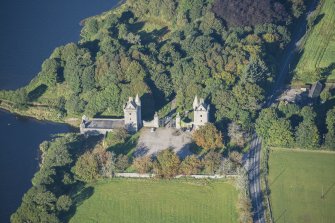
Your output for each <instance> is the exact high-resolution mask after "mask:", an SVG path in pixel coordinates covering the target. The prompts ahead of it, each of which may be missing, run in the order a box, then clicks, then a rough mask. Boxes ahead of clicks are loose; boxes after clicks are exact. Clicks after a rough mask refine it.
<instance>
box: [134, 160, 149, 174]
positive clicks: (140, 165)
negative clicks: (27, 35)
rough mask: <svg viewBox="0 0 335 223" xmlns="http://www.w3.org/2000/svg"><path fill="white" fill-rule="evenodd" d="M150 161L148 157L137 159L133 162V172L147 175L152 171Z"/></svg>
mask: <svg viewBox="0 0 335 223" xmlns="http://www.w3.org/2000/svg"><path fill="white" fill-rule="evenodd" d="M152 165H153V164H152V159H151V157H150V156H142V157H137V158H135V159H134V161H133V166H134V168H135V170H136V171H137V172H139V173H141V174H143V173H149V172H150V171H151V169H152Z"/></svg>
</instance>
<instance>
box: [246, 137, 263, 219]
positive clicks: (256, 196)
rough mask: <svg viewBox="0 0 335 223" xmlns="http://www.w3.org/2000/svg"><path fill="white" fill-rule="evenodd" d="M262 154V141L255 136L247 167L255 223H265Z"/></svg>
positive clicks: (248, 155)
mask: <svg viewBox="0 0 335 223" xmlns="http://www.w3.org/2000/svg"><path fill="white" fill-rule="evenodd" d="M260 153H261V140H260V138H259V137H257V135H256V134H255V135H254V136H253V138H252V140H251V148H250V151H249V153H248V154H247V157H246V158H247V159H246V162H245V167H246V169H247V170H248V175H249V192H250V198H251V203H252V207H253V214H254V217H253V221H254V222H255V223H256V222H260V223H265V218H264V211H265V210H264V208H263V202H262V200H263V198H262V190H261V182H260Z"/></svg>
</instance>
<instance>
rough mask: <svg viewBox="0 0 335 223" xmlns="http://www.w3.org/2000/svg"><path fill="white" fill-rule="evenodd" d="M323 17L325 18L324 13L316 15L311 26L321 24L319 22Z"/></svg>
mask: <svg viewBox="0 0 335 223" xmlns="http://www.w3.org/2000/svg"><path fill="white" fill-rule="evenodd" d="M323 17H325V14H324V13H322V14H320V15H318V16H317V17H316V18H315V20H314V21H313V26H315V25H317V24H319V22H321V20H322V19H323Z"/></svg>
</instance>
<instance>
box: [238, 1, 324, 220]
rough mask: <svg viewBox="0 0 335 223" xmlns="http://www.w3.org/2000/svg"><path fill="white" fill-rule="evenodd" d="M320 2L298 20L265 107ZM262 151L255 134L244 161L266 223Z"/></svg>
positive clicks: (274, 95) (257, 213) (256, 209)
mask: <svg viewBox="0 0 335 223" xmlns="http://www.w3.org/2000/svg"><path fill="white" fill-rule="evenodd" d="M318 2H319V1H318V0H314V1H313V2H312V3H311V4H310V5H309V7H308V9H307V13H306V14H305V16H303V17H302V18H300V19H299V20H298V22H297V25H296V27H297V28H296V29H295V30H294V32H293V34H292V37H291V42H290V44H289V45H288V46H287V47H286V49H285V51H284V53H283V56H282V58H283V59H282V61H281V62H280V66H279V67H280V69H279V71H278V75H277V79H276V82H275V84H274V86H273V90H272V95H271V96H270V97H269V98H268V99H267V100H266V103H265V104H264V108H266V107H270V106H271V105H272V103H274V102H275V101H276V99H277V98H278V97H279V95H280V93H281V92H282V88H283V86H284V84H285V80H286V78H287V77H288V75H289V73H290V64H293V62H294V58H295V56H296V53H297V50H296V49H297V44H298V42H299V40H301V38H302V37H303V36H304V34H305V33H306V27H307V26H306V25H307V15H308V14H309V12H311V11H313V10H314V9H315V7H316V6H317V3H318ZM260 153H261V139H260V138H259V137H258V136H257V135H256V134H255V135H254V136H253V138H252V140H251V147H250V150H249V153H248V154H246V156H245V161H244V163H245V168H246V169H247V170H248V175H249V191H250V198H251V203H252V209H253V214H254V215H253V222H255V223H265V208H264V207H263V204H262V201H263V197H262V190H261V183H260Z"/></svg>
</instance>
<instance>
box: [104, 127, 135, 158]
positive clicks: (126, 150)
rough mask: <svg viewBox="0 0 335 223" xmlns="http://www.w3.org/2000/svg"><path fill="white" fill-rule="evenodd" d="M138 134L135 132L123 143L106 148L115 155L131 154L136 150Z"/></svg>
mask: <svg viewBox="0 0 335 223" xmlns="http://www.w3.org/2000/svg"><path fill="white" fill-rule="evenodd" d="M139 136H140V134H139V133H136V134H135V135H132V136H131V137H130V138H128V139H127V141H126V142H125V143H118V144H116V145H113V146H111V147H109V148H108V149H107V150H108V151H110V152H114V153H115V154H116V155H119V154H124V155H127V156H129V157H130V156H132V155H133V154H134V152H135V151H136V146H137V142H138V139H139Z"/></svg>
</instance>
